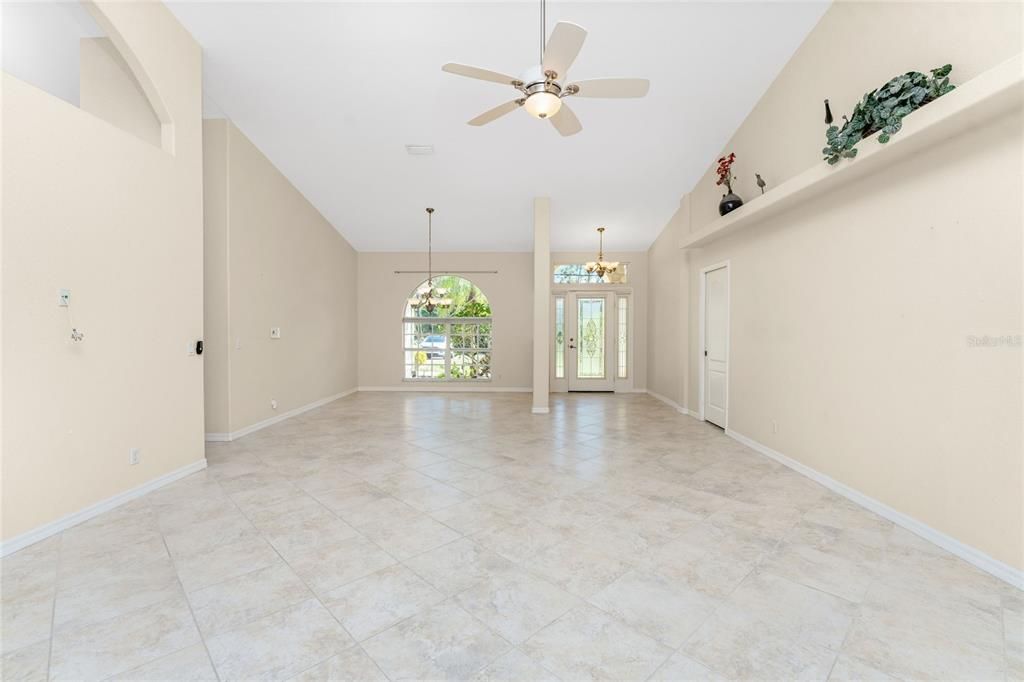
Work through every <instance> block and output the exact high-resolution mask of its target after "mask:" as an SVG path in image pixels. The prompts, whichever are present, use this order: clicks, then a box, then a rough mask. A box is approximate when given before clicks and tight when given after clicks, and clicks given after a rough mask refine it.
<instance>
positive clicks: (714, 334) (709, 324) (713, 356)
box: [703, 266, 729, 429]
mask: <svg viewBox="0 0 1024 682" xmlns="http://www.w3.org/2000/svg"><path fill="white" fill-rule="evenodd" d="M728 406H729V268H728V266H723V267H720V268H716V269H714V270H708V271H707V272H705V273H704V396H703V408H704V419H706V420H707V421H709V422H711V423H712V424H717V425H718V426H721V427H722V428H723V429H724V428H725V427H726V425H727V423H728Z"/></svg>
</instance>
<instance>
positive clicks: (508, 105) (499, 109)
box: [468, 99, 523, 126]
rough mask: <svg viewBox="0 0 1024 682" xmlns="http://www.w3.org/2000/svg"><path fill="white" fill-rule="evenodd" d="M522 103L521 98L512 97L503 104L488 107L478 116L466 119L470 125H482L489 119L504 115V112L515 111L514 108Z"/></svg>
mask: <svg viewBox="0 0 1024 682" xmlns="http://www.w3.org/2000/svg"><path fill="white" fill-rule="evenodd" d="M522 105H523V100H521V99H514V100H512V101H511V102H505V103H504V104H501V105H498V106H496V107H494V108H493V109H488V110H487V111H485V112H484V113H482V114H480V115H479V116H477V117H476V118H474V119H473V120H471V121H468V123H469V125H471V126H482V125H484V124H486V123H490V122H491V121H493V120H495V119H498V118H501V117H502V116H504V115H505V114H507V113H509V112H511V111H515V110H516V109H518V108H519V107H521V106H522Z"/></svg>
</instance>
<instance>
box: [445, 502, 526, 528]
mask: <svg viewBox="0 0 1024 682" xmlns="http://www.w3.org/2000/svg"><path fill="white" fill-rule="evenodd" d="M430 516H431V517H432V518H434V519H437V520H438V521H440V522H441V523H443V524H444V525H446V526H448V527H449V528H453V529H455V530H457V531H458V532H460V533H462V534H463V535H476V534H479V533H485V532H487V531H491V530H495V529H497V528H501V527H503V526H507V525H509V524H511V523H515V522H516V521H519V520H520V519H521V518H522V516H521V515H520V514H519V513H517V512H514V511H512V510H510V509H506V508H504V507H499V506H497V505H495V504H491V503H490V502H486V501H484V500H481V499H480V498H476V499H472V500H469V501H468V502H461V503H459V504H455V505H452V506H451V507H446V508H444V509H439V510H437V511H435V512H431V514H430Z"/></svg>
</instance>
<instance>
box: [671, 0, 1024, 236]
mask: <svg viewBox="0 0 1024 682" xmlns="http://www.w3.org/2000/svg"><path fill="white" fill-rule="evenodd" d="M1021 7H1022V5H1021V3H1019V2H998V3H986V2H909V3H902V2H862V1H861V0H836V1H835V2H833V5H832V7H831V8H829V10H828V11H827V12H826V13H825V14H824V16H823V17H822V18H821V21H819V22H818V25H817V26H815V28H814V30H813V31H811V33H810V34H809V35H808V36H807V39H806V40H805V41H804V43H803V44H802V45H801V46H800V48H799V49H798V50H797V51H796V53H795V54H794V55H793V58H792V59H791V60H790V61H789V62H787V63H786V66H785V68H783V69H782V71H781V72H780V73H779V75H778V77H777V78H776V79H775V81H774V82H773V83H772V84H771V86H770V87H769V88H768V91H767V92H766V93H765V94H764V96H763V97H762V98H761V100H760V101H759V102H758V103H757V105H756V106H755V107H754V109H753V111H751V113H750V115H749V116H747V118H746V120H744V122H743V124H742V125H741V126H740V127H739V129H737V131H736V133H735V134H734V135H733V137H732V139H731V140H730V141H729V142H728V144H726V145H725V148H724V149H723V153H727V152H735V154H736V157H737V158H736V164H735V166H734V167H733V169H734V171H735V173H736V175H737V178H738V182H737V183H736V184H734V185H733V189H734V190H735V191H736V192H737V193H738V194H739V195H740V196H741V197H743V198H744V199H746V200H750V199H753V198H754V197H756V196H757V195H758V194H760V190H759V189H758V187H757V185H756V182H755V180H756V179H755V177H754V173H755V172H756V173H760V174H761V177H763V178H764V179H765V181H766V182H767V183H768V186H769V187H772V186H777V185H779V184H780V183H782V182H783V181H784V180H788V179H789V178H791V177H793V176H794V175H797V174H798V173H800V172H802V171H804V170H807V169H808V168H810V167H811V166H813V165H815V164H818V163H823V161H821V148H822V147H823V146H824V145H825V107H824V104H823V100H824V99H825V98H828V99H829V102H830V104H831V107H832V113H833V115H834V116H835V119H836V120H837V121H840V122H841V121H842V119H841V116H842V115H843V114H847V115H849V114H850V113H851V112H852V111H853V107H854V105H855V104H856V103H857V102H858V101H859V100H860V98H861V97H862V96H863V95H864V93H865V92H867V91H869V90H872V89H874V88H877V87H879V86H880V85H882V84H883V83H885V82H886V81H888V80H889V79H890V78H892V77H893V76H895V75H897V74H900V73H904V72H906V71H921V72H924V73H927V72H928V70H929V69H933V68H935V67H938V66H942V65H943V64H952V65H953V73H952V74H951V75H950V81H951V82H952V83H954V84H956V83H963V82H964V81H966V80H968V79H970V78H973V77H974V76H977V75H978V74H979V73H981V72H982V71H985V70H986V69H988V68H991V67H992V66H994V65H996V64H998V63H999V62H1002V61H1004V60H1006V59H1009V58H1010V57H1012V56H1013V55H1015V54H1017V53H1019V52H1020V51H1021V20H1022V18H1021ZM869 46H870V47H869ZM871 144H876V143H875V142H874V141H871ZM710 161H714V159H709V162H710ZM716 165H717V164H714V163H709V165H708V170H707V172H705V174H704V177H703V178H701V179H700V181H698V182H697V184H696V185H695V186H694V188H693V191H692V193H691V199H692V212H693V229H699V228H701V227H703V226H705V225H707V224H708V223H709V222H711V221H712V220H714V219H715V218H717V217H718V202H719V200H720V199H721V197H722V194H723V193H724V192H723V191H722V188H721V187H719V186H717V185H715V179H716V177H717V176H716V175H715V166H716Z"/></svg>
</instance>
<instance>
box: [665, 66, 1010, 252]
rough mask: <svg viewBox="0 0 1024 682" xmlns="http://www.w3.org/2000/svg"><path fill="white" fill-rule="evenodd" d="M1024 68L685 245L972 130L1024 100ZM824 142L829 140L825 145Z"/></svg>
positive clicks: (957, 94) (914, 118)
mask: <svg viewBox="0 0 1024 682" xmlns="http://www.w3.org/2000/svg"><path fill="white" fill-rule="evenodd" d="M1022 86H1024V66H1022V55H1017V56H1015V57H1013V58H1012V59H1010V60H1007V61H1005V62H1003V63H1002V64H1000V65H998V66H996V67H994V68H992V69H989V70H988V71H985V72H984V73H982V74H980V75H978V76H976V77H974V78H972V79H971V80H969V81H967V82H966V83H964V84H963V85H958V86H957V87H956V90H954V91H953V92H951V93H949V94H947V95H943V96H942V97H940V98H939V99H937V100H935V101H934V102H932V103H931V104H928V105H927V106H925V107H922V108H920V109H918V110H917V111H914V112H912V113H910V114H908V115H907V117H906V118H904V119H903V129H902V130H901V131H900V132H899V133H897V134H895V135H893V136H892V139H890V140H889V142H888V143H887V144H884V145H883V144H879V143H878V141H877V139H876V137H877V135H872V136H871V137H869V138H865V139H864V140H863V141H861V142H860V143H859V144H858V145H857V148H858V149H859V150H860V152H859V153H858V154H857V156H856V158H854V159H842V160H840V162H839V163H838V164H837V165H835V166H829V165H828V164H826V163H825V162H824V161H822V162H821V163H820V164H818V165H816V166H814V167H813V168H811V169H809V170H806V171H804V172H803V173H800V174H799V175H797V176H795V177H793V178H790V179H789V180H786V181H785V182H783V183H781V184H780V185H778V186H777V187H774V188H773V189H770V190H768V191H767V192H765V193H764V194H763V195H761V196H758V197H755V198H754V199H752V200H751V201H750V203H747V204H744V205H743V206H740V207H739V208H738V209H736V210H735V211H733V212H732V213H729V214H728V215H725V216H723V217H721V218H717V219H715V220H713V221H712V222H711V223H709V224H708V225H707V226H706V227H703V228H701V229H699V230H695V231H694V232H691V233H689V234H686V235H683V236H682V238H681V240H680V245H679V247H680V248H682V249H697V248H700V247H703V246H706V245H708V244H710V243H712V242H714V241H718V240H719V239H723V238H725V237H728V236H730V235H732V234H735V233H736V232H738V231H740V230H742V229H743V228H745V227H749V226H751V225H754V224H756V223H758V222H759V221H763V220H766V219H768V218H771V217H772V216H775V215H778V214H779V213H782V212H783V211H786V210H788V209H790V208H792V207H795V206H797V205H799V204H800V203H802V202H805V201H807V200H808V199H811V198H812V197H815V196H817V195H819V194H823V193H825V192H828V191H829V190H831V189H834V188H836V187H839V186H840V185H842V184H845V183H848V182H851V181H853V180H855V179H857V178H858V177H861V176H864V175H867V174H868V173H871V172H874V171H876V170H878V169H879V168H880V167H881V166H882V164H887V163H893V162H895V161H897V160H899V159H901V158H904V157H907V156H910V155H912V154H914V153H916V152H918V151H921V150H923V149H926V148H929V147H931V146H933V145H934V144H936V143H941V140H944V139H948V138H950V137H952V136H953V135H955V134H957V133H958V132H961V131H966V130H969V129H970V128H971V127H972V126H975V125H978V124H980V123H982V122H984V121H986V120H988V119H990V118H992V117H994V116H997V115H999V114H1001V113H1004V112H1006V111H1008V110H1010V109H1011V108H1013V107H1020V106H1021V104H1022V102H1024V97H1022V95H1024V87H1022ZM823 144H824V143H823Z"/></svg>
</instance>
